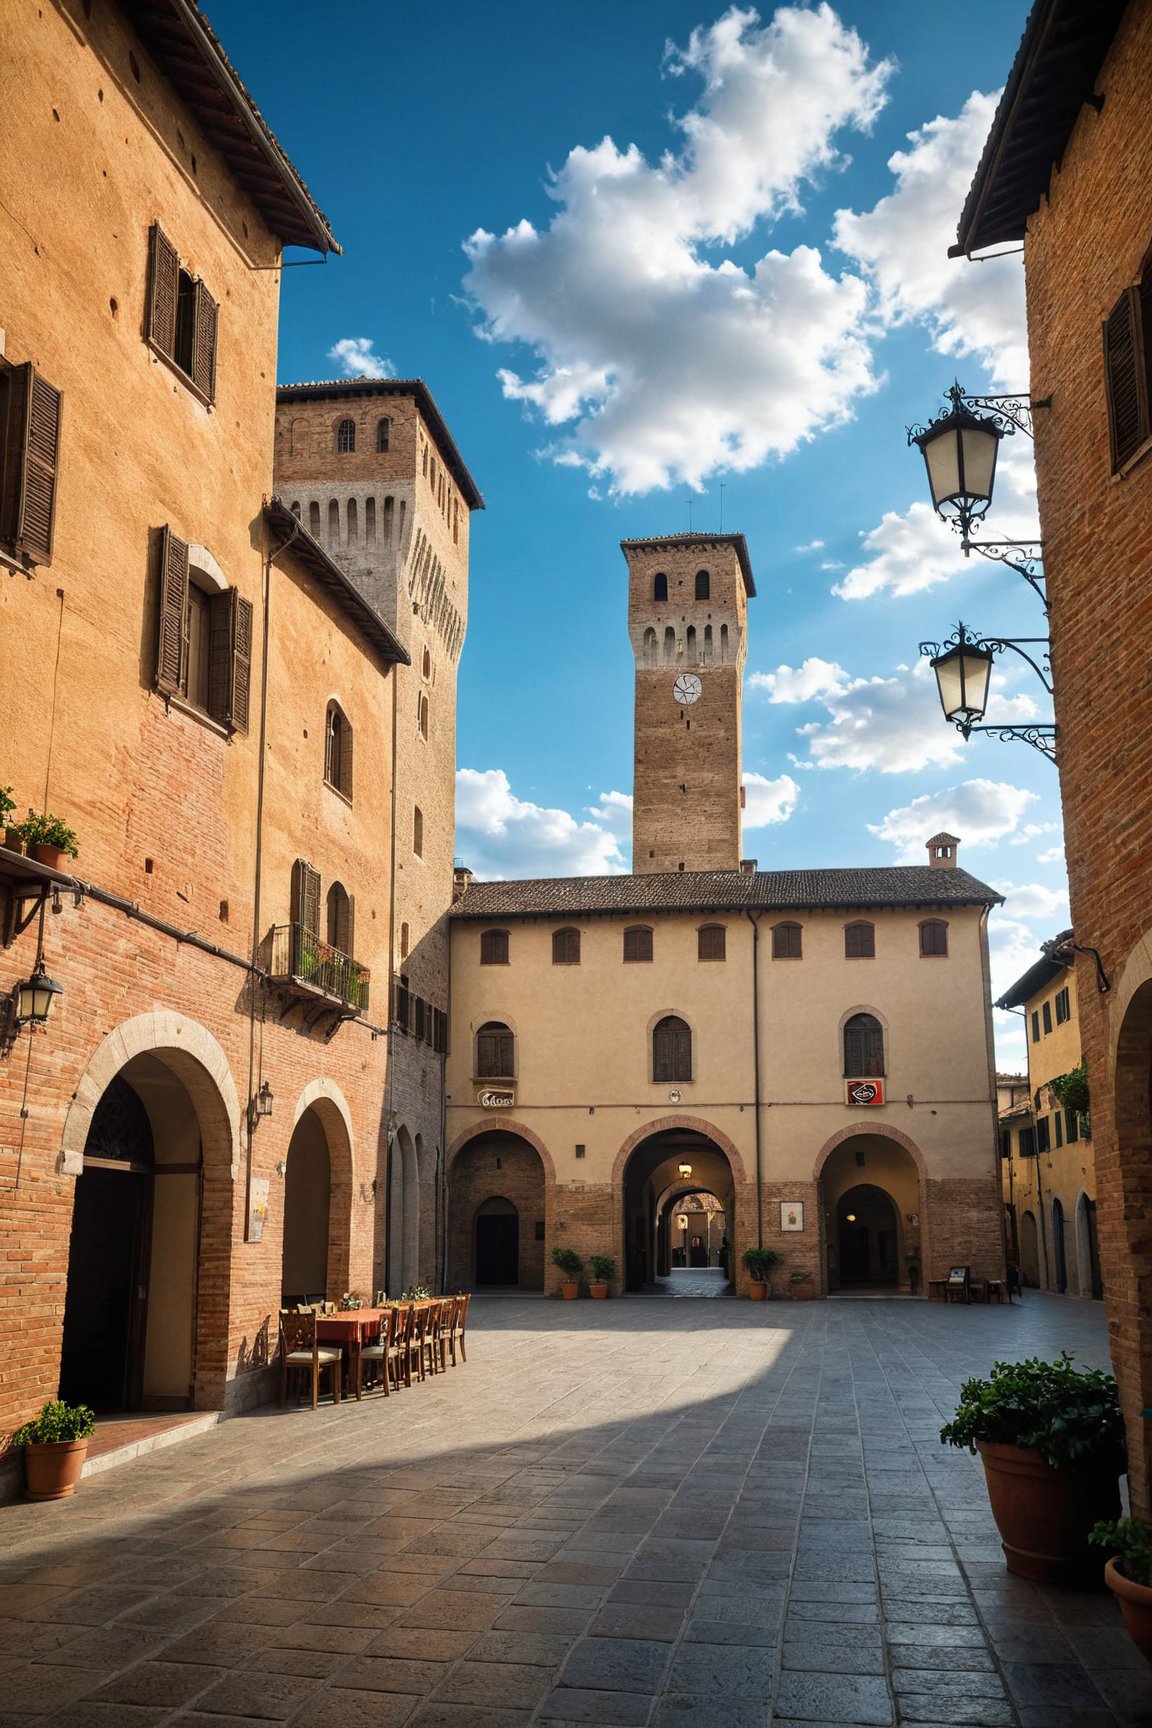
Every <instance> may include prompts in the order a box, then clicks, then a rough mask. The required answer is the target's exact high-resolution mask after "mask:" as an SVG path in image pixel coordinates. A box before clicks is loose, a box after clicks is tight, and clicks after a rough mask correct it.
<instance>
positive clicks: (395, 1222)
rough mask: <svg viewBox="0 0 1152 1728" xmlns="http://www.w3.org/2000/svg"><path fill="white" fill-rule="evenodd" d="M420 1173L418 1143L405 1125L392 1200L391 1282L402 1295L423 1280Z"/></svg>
mask: <svg viewBox="0 0 1152 1728" xmlns="http://www.w3.org/2000/svg"><path fill="white" fill-rule="evenodd" d="M419 1262H420V1172H419V1164H418V1160H417V1155H416V1144H415V1142H414V1140H413V1139H412V1136H411V1134H410V1133H409V1131H408V1128H407V1126H406V1125H405V1124H404V1123H401V1124H400V1126H399V1127H398V1128H397V1129H396V1132H395V1134H394V1135H393V1137H392V1179H391V1184H390V1192H389V1197H388V1282H389V1284H390V1286H391V1291H390V1293H395V1294H402V1293H403V1292H404V1291H405V1290H408V1289H410V1288H411V1286H412V1285H413V1284H415V1283H416V1282H417V1281H418V1280H419V1277H420V1264H419Z"/></svg>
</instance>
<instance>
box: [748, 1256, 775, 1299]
mask: <svg viewBox="0 0 1152 1728" xmlns="http://www.w3.org/2000/svg"><path fill="white" fill-rule="evenodd" d="M742 1258H743V1261H744V1265H745V1267H746V1269H747V1272H748V1300H749V1301H750V1302H763V1301H765V1300H766V1298H767V1295H768V1278H769V1274H770V1273H771V1271H772V1269H773V1267H775V1266H779V1264H780V1261H781V1256H780V1255H779V1254H777V1252H776V1250H775V1248H745V1250H744V1253H743V1256H742Z"/></svg>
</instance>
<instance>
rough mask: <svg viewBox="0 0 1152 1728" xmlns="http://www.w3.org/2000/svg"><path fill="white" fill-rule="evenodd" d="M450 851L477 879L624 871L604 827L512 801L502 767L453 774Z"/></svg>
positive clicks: (460, 770)
mask: <svg viewBox="0 0 1152 1728" xmlns="http://www.w3.org/2000/svg"><path fill="white" fill-rule="evenodd" d="M609 796H612V795H609ZM616 796H619V795H618V794H617V795H616ZM456 851H457V853H458V854H459V855H460V856H461V857H462V858H463V859H464V862H465V863H466V864H467V865H468V867H469V869H471V870H473V871H475V873H476V875H477V877H479V878H480V879H481V880H489V879H492V878H497V879H500V878H505V877H517V876H522V877H534V876H616V875H619V874H621V873H622V872H623V871H624V869H625V863H624V858H623V856H622V854H621V851H620V847H619V845H618V843H617V840H616V837H615V836H614V835H613V834H612V833H611V831H610V830H609V829H608V828H606V827H603V826H602V825H601V824H600V823H599V822H578V821H577V820H576V818H575V817H574V816H572V815H570V814H569V813H568V811H567V810H550V809H545V808H544V807H543V806H542V805H540V804H533V803H530V802H529V801H527V800H525V799H523V798H517V797H516V795H515V793H514V792H513V791H512V787H511V785H510V783H509V780H508V776H507V774H506V773H505V772H504V770H503V768H487V769H483V770H481V769H476V768H461V769H459V770H458V772H457V775H456Z"/></svg>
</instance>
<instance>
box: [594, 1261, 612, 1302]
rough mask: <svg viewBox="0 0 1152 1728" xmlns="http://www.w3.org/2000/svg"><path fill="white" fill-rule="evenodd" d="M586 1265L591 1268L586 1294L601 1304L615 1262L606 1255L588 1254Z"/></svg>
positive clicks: (606, 1293) (605, 1295)
mask: <svg viewBox="0 0 1152 1728" xmlns="http://www.w3.org/2000/svg"><path fill="white" fill-rule="evenodd" d="M588 1264H589V1266H590V1267H591V1268H592V1276H591V1278H590V1279H589V1280H588V1294H589V1296H594V1297H595V1298H596V1300H597V1301H598V1302H603V1301H604V1299H605V1298H606V1297H607V1295H608V1286H609V1284H610V1283H611V1282H612V1277H613V1274H614V1273H615V1271H616V1262H615V1260H613V1259H611V1258H610V1257H609V1256H608V1255H607V1254H589V1256H588Z"/></svg>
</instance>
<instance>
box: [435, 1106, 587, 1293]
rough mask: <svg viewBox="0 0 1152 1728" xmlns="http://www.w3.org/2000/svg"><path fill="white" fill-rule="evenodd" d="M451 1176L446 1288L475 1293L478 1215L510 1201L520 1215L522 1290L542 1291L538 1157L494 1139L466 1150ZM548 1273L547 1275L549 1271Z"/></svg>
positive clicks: (515, 1142)
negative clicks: (487, 1204) (488, 1204)
mask: <svg viewBox="0 0 1152 1728" xmlns="http://www.w3.org/2000/svg"><path fill="white" fill-rule="evenodd" d="M451 1171H452V1180H451V1186H450V1190H449V1195H450V1197H449V1211H448V1277H447V1281H446V1284H447V1288H449V1289H453V1290H455V1289H463V1290H470V1289H472V1288H473V1286H474V1283H475V1274H476V1256H475V1229H476V1210H477V1207H479V1206H481V1205H482V1204H483V1203H484V1201H486V1200H492V1199H496V1198H500V1199H503V1200H509V1201H511V1203H512V1205H513V1206H515V1208H516V1210H517V1213H518V1214H519V1220H520V1231H519V1243H520V1280H519V1282H520V1288H521V1289H522V1290H542V1289H543V1288H544V1279H545V1243H544V1240H543V1239H540V1240H538V1239H537V1226H538V1225H543V1224H544V1223H545V1181H544V1166H543V1164H542V1163H541V1161H540V1156H539V1154H538V1153H537V1152H536V1151H535V1150H534V1149H533V1148H532V1147H531V1146H529V1145H527V1143H526V1142H524V1141H522V1140H512V1139H508V1138H504V1137H500V1138H493V1139H488V1140H483V1141H480V1142H476V1143H474V1144H473V1145H471V1146H468V1147H465V1148H464V1150H463V1151H461V1152H459V1153H458V1154H457V1156H456V1158H455V1159H454V1160H453V1163H452V1166H451ZM563 1240H564V1241H565V1242H567V1236H566V1235H565V1236H564V1237H563ZM573 1246H576V1244H575V1243H573ZM548 1271H549V1274H550V1275H551V1273H552V1271H553V1268H552V1267H551V1266H549V1268H548Z"/></svg>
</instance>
